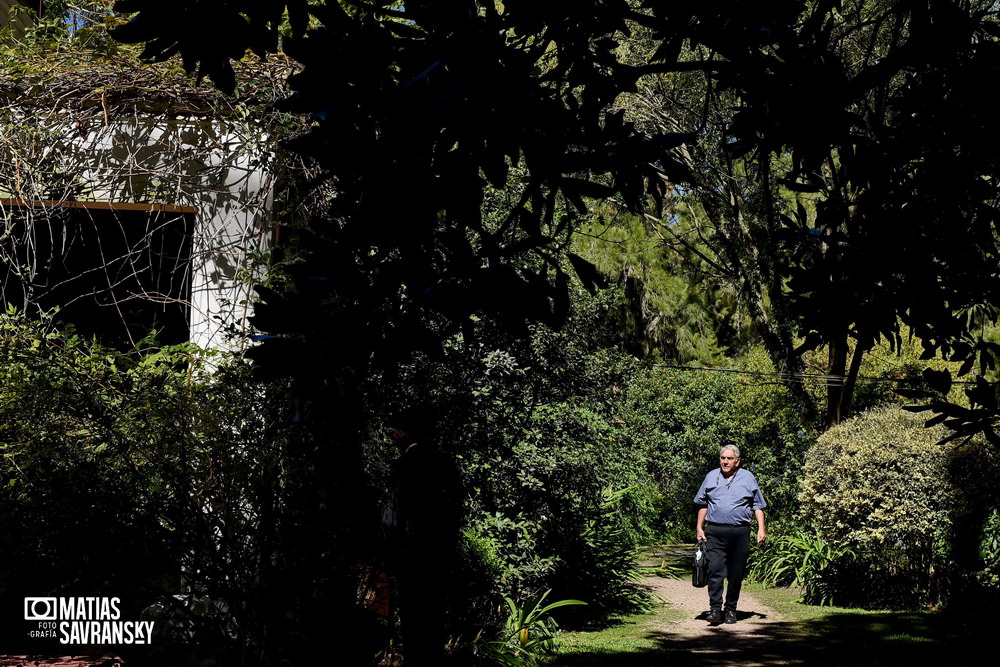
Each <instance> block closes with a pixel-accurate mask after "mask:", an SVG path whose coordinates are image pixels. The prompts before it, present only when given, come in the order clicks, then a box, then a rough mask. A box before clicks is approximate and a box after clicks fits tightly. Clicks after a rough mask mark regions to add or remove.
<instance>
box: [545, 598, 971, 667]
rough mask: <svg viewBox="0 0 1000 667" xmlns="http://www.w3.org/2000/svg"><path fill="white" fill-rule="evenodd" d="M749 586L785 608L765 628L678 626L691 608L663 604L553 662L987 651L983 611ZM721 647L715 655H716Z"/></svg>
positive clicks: (822, 661) (570, 641) (571, 646)
mask: <svg viewBox="0 0 1000 667" xmlns="http://www.w3.org/2000/svg"><path fill="white" fill-rule="evenodd" d="M744 590H745V591H747V592H748V593H750V594H751V595H753V596H754V597H755V598H756V599H757V600H758V601H759V602H761V603H762V604H764V605H766V606H768V607H770V608H771V609H772V610H774V611H775V612H777V614H780V620H779V619H778V618H775V619H774V620H773V621H769V622H768V623H767V624H766V625H765V626H764V629H763V631H762V632H759V633H754V634H752V635H748V636H742V637H737V636H736V635H733V634H732V633H731V632H727V631H720V632H718V633H709V634H707V635H703V636H700V637H689V636H684V635H681V634H678V633H676V632H675V624H676V623H677V622H679V621H681V620H683V619H685V618H686V617H689V616H690V612H685V611H683V610H680V609H677V608H674V607H671V606H669V605H657V606H656V607H655V608H654V609H652V610H651V611H650V612H648V613H646V614H637V615H634V616H627V617H622V618H620V619H617V620H616V621H615V622H614V623H613V624H611V625H610V626H608V627H607V628H605V629H602V630H598V631H594V632H566V633H563V634H562V635H561V636H560V637H559V638H558V640H557V647H558V650H559V653H558V655H557V656H555V657H554V658H553V659H552V661H551V662H550V664H551V665H552V666H553V667H596V666H601V665H607V666H615V667H654V666H656V667H660V666H662V665H666V664H669V665H696V664H697V665H726V664H736V663H739V662H752V663H754V664H761V665H768V664H774V665H796V664H799V665H805V664H809V665H844V666H849V667H862V666H867V665H873V666H878V665H887V666H888V665H899V664H917V665H926V664H938V663H944V664H948V663H954V662H955V661H957V660H969V659H973V658H974V655H978V653H979V651H980V650H981V649H979V648H978V646H977V644H981V643H982V639H981V636H977V634H980V633H981V625H980V624H979V623H980V622H981V620H982V618H983V617H982V615H980V614H977V613H972V612H969V611H963V612H947V611H906V612H896V611H871V610H862V609H846V608H841V607H829V606H827V607H816V606H811V605H805V604H802V603H801V602H800V601H799V599H800V594H799V592H798V591H795V590H790V589H781V588H778V589H765V588H762V587H761V586H759V585H754V584H750V583H748V584H746V585H745V586H744ZM712 652H714V654H713V653H712Z"/></svg>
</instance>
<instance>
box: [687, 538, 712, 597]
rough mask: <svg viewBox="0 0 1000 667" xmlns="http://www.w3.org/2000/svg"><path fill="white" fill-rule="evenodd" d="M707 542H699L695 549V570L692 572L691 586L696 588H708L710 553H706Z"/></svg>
mask: <svg viewBox="0 0 1000 667" xmlns="http://www.w3.org/2000/svg"><path fill="white" fill-rule="evenodd" d="M706 544H707V543H706V542H705V540H698V546H697V547H695V549H694V569H692V570H691V584H692V585H693V586H694V587H695V588H704V587H705V586H708V553H707V552H706V551H705V545H706Z"/></svg>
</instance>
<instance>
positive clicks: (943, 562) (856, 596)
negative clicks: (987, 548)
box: [801, 406, 997, 607]
mask: <svg viewBox="0 0 1000 667" xmlns="http://www.w3.org/2000/svg"><path fill="white" fill-rule="evenodd" d="M948 433H949V432H948V430H947V429H945V428H944V427H942V426H936V427H932V428H925V427H924V419H922V418H921V417H919V416H917V415H914V414H912V413H910V412H907V411H905V410H903V409H902V408H900V407H898V406H883V407H880V408H875V409H872V410H869V411H868V412H865V413H863V414H861V415H858V416H857V417H855V418H853V419H850V420H848V421H846V422H844V423H842V424H840V425H839V426H836V427H834V428H831V429H830V430H829V431H827V432H826V433H824V434H823V435H822V436H820V438H819V439H818V440H817V442H816V445H815V446H814V447H812V448H811V449H810V450H809V453H808V456H807V462H806V474H805V479H804V481H803V485H802V493H801V500H802V515H803V518H804V520H805V521H806V522H807V523H809V524H810V525H811V526H812V527H813V528H814V529H815V530H816V532H817V535H818V537H819V538H820V539H821V540H823V541H824V542H826V543H828V544H829V545H831V546H833V547H835V548H840V549H847V550H850V551H851V552H852V553H853V554H854V555H855V556H856V558H854V559H853V562H852V563H851V564H847V563H844V564H843V567H842V568H841V576H840V577H839V578H838V580H837V581H836V582H828V583H829V588H830V595H832V597H833V598H834V599H835V600H836V601H838V602H839V603H841V604H862V605H876V606H893V607H900V606H911V605H916V604H922V603H927V602H937V601H941V600H944V599H947V598H948V597H949V596H950V595H951V594H952V593H954V592H955V591H954V589H955V588H956V587H958V586H961V585H962V578H963V577H964V576H965V574H966V573H972V572H974V571H975V570H976V569H980V568H981V567H983V565H982V564H980V563H977V554H976V553H975V551H976V548H977V546H978V544H979V537H978V536H979V535H982V534H983V526H984V524H985V523H986V522H987V517H988V515H989V513H990V510H991V508H993V507H996V501H997V498H996V496H997V492H996V491H995V490H993V489H992V487H993V486H994V485H993V484H992V482H991V481H990V478H991V476H992V474H993V473H995V472H996V470H997V464H996V462H995V461H993V457H992V455H991V451H990V450H989V449H988V448H986V447H985V446H984V445H983V444H981V443H975V442H970V443H967V444H964V445H961V446H959V445H955V444H953V443H951V444H941V442H940V441H941V440H942V438H944V437H945V436H946V435H947V434H948ZM963 544H964V545H965V546H964V547H963V546H962V545H963ZM963 550H964V552H965V553H963Z"/></svg>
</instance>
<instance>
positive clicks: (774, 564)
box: [747, 528, 856, 604]
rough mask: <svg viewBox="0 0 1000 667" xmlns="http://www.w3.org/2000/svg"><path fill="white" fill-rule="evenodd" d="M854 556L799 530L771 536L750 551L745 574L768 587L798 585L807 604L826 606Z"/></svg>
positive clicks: (845, 550) (852, 552)
mask: <svg viewBox="0 0 1000 667" xmlns="http://www.w3.org/2000/svg"><path fill="white" fill-rule="evenodd" d="M855 557H856V554H855V553H854V551H853V550H851V549H850V548H848V547H841V548H836V547H832V546H830V545H829V544H827V543H826V542H824V541H823V540H821V539H819V538H818V537H816V536H815V535H812V534H810V533H809V532H807V531H806V530H804V529H802V528H799V529H798V530H796V531H795V532H793V533H788V534H778V535H774V534H773V533H772V535H771V537H770V538H769V539H768V541H767V542H765V543H764V544H763V545H761V547H760V548H759V549H757V550H754V551H751V559H750V564H749V567H748V571H747V573H748V575H749V576H750V577H751V578H752V579H754V580H756V581H758V582H760V583H762V584H765V585H767V586H792V585H794V586H800V587H802V589H803V599H804V600H805V602H806V603H809V604H826V603H829V602H831V601H832V600H831V596H832V595H833V593H834V592H835V591H836V590H837V587H838V585H839V583H840V582H839V575H840V573H841V571H842V570H843V569H844V568H845V567H846V566H849V565H850V564H851V563H852V562H853V561H854V559H855Z"/></svg>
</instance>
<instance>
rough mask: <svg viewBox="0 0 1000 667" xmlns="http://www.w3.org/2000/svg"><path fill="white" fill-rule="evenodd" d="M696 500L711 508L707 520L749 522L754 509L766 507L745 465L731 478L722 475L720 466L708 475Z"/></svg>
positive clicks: (754, 479) (751, 474) (699, 503)
mask: <svg viewBox="0 0 1000 667" xmlns="http://www.w3.org/2000/svg"><path fill="white" fill-rule="evenodd" d="M694 502H695V504H696V505H705V506H707V507H708V514H707V515H706V516H705V520H706V521H711V522H712V523H727V524H738V525H742V524H749V523H750V519H751V518H752V517H753V513H754V510H762V509H764V508H765V507H767V503H766V502H764V494H762V493H761V492H760V487H759V486H757V480H756V478H754V476H753V473H752V472H750V471H748V470H743V469H742V468H737V469H736V472H734V473H733V474H732V476H731V477H730V478H729V479H726V478H725V477H724V476H723V475H722V469H721V468H719V469H716V470H713V471H712V472H710V473H708V474H707V475H705V481H704V482H702V483H701V488H700V489H698V493H696V494H695V496H694Z"/></svg>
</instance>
